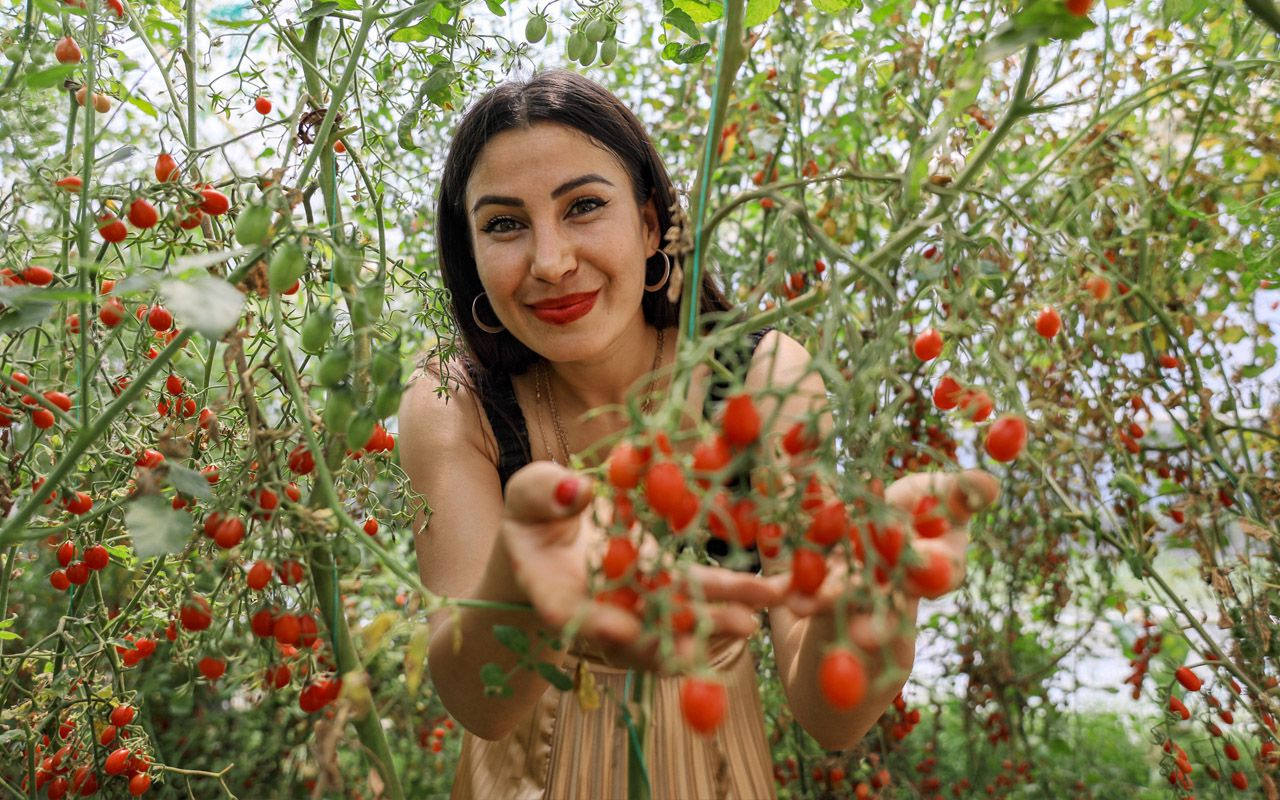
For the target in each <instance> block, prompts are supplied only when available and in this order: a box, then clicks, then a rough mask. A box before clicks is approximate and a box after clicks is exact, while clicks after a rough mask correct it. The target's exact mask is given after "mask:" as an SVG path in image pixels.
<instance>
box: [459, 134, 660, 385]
mask: <svg viewBox="0 0 1280 800" xmlns="http://www.w3.org/2000/svg"><path fill="white" fill-rule="evenodd" d="M465 202H466V213H467V215H468V218H469V227H470V231H471V241H472V252H473V254H474V255H475V262H476V268H477V270H478V271H479V275H480V282H481V283H482V284H483V285H484V290H485V292H486V294H487V296H488V300H489V303H490V304H491V305H492V306H493V311H494V313H495V314H497V317H498V319H499V320H500V321H501V322H502V324H503V325H505V326H506V328H507V330H509V331H510V332H511V333H512V334H513V335H514V336H515V337H516V338H517V339H519V340H520V341H521V342H523V343H524V344H525V345H527V346H528V347H529V348H530V349H532V350H533V351H534V352H536V353H539V354H540V355H542V356H544V357H546V358H549V359H551V360H553V361H574V360H585V359H591V358H592V357H593V356H594V357H599V356H601V355H605V354H607V353H608V351H609V349H610V345H614V346H617V345H618V344H619V342H620V340H621V338H622V336H621V335H622V334H623V333H624V332H627V331H629V330H632V326H636V327H635V330H640V329H642V327H643V325H642V321H643V312H642V311H641V307H640V303H641V300H642V299H643V297H644V282H645V274H644V273H645V260H646V259H647V258H648V257H649V256H651V255H653V254H654V252H656V251H657V248H658V243H659V237H658V219H657V213H656V211H655V209H654V204H653V201H652V200H650V201H649V202H648V203H646V204H645V205H644V206H640V205H637V203H636V200H635V191H634V188H633V187H632V184H631V179H630V177H629V176H628V175H627V172H626V170H625V169H624V168H623V166H622V164H621V163H620V162H619V161H618V159H617V157H616V156H614V155H613V153H611V152H610V151H608V150H606V149H604V148H602V147H600V146H598V145H596V144H594V143H593V142H592V141H591V140H590V139H589V138H587V136H586V135H585V134H582V133H580V132H578V131H577V130H575V129H573V128H570V127H568V126H565V125H559V124H555V123H539V124H536V125H533V126H532V127H529V128H514V129H511V130H507V131H504V132H502V133H500V134H498V135H497V136H495V137H494V138H493V139H491V140H490V141H489V142H488V144H486V145H485V147H484V149H483V150H482V151H481V152H480V157H479V158H478V159H477V160H476V164H475V168H474V169H473V170H472V173H471V179H470V180H469V181H468V183H467V192H466V198H465ZM478 309H479V313H480V316H481V319H482V320H486V321H490V322H492V320H491V319H488V316H487V313H485V311H484V303H483V302H481V303H480V304H479V306H478Z"/></svg>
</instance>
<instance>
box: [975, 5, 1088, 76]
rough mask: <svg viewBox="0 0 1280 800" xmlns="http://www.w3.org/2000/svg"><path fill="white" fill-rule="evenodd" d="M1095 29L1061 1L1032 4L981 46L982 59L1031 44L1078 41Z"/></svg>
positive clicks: (995, 56) (1000, 55)
mask: <svg viewBox="0 0 1280 800" xmlns="http://www.w3.org/2000/svg"><path fill="white" fill-rule="evenodd" d="M1095 27H1097V26H1096V25H1094V23H1093V20H1091V19H1089V17H1087V16H1084V17H1077V16H1076V15H1075V14H1072V13H1071V12H1070V11H1068V10H1067V7H1066V5H1065V4H1064V3H1063V2H1062V0H1031V2H1029V3H1027V5H1026V6H1024V7H1023V8H1022V10H1021V11H1019V12H1018V13H1016V14H1014V15H1013V16H1012V17H1011V18H1010V19H1009V22H1008V23H1007V24H1006V25H1005V26H1004V27H1003V28H1001V29H1000V30H999V31H998V32H997V33H996V34H995V36H993V37H991V39H990V40H989V41H988V42H987V43H986V44H985V45H983V48H982V49H983V52H984V58H985V60H987V61H988V62H990V61H996V60H998V59H1001V58H1004V57H1005V56H1007V55H1010V54H1012V53H1014V52H1017V51H1018V50H1021V49H1022V48H1023V47H1025V46H1027V45H1029V44H1032V43H1033V42H1041V43H1043V42H1046V41H1048V40H1049V39H1061V40H1063V41H1070V40H1072V39H1078V38H1080V36H1081V35H1083V34H1084V33H1085V32H1087V31H1091V30H1093V29H1094V28H1095Z"/></svg>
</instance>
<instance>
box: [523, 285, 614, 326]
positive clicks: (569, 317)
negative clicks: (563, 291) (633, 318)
mask: <svg viewBox="0 0 1280 800" xmlns="http://www.w3.org/2000/svg"><path fill="white" fill-rule="evenodd" d="M599 294H600V291H599V290H598V289H597V290H596V291H594V292H581V293H579V294H567V295H564V296H562V297H553V298H551V299H549V300H539V301H538V302H536V303H533V304H531V306H530V307H531V308H532V309H533V315H534V316H535V317H537V318H538V319H540V320H542V321H543V322H549V323H551V324H552V325H568V324H569V323H570V322H573V321H574V320H577V319H581V318H582V317H585V316H586V315H587V313H588V312H590V311H591V309H592V308H593V307H595V304H596V297H597V296H599Z"/></svg>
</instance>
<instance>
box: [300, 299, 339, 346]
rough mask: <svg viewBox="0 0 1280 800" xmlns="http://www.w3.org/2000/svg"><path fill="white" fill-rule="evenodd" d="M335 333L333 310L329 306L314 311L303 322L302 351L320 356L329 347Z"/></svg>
mask: <svg viewBox="0 0 1280 800" xmlns="http://www.w3.org/2000/svg"><path fill="white" fill-rule="evenodd" d="M332 333H333V309H332V308H330V307H329V306H324V307H323V308H315V309H312V310H311V311H310V312H309V313H308V314H307V318H306V319H305V320H303V321H302V349H303V350H304V351H306V352H308V353H312V354H314V355H320V354H321V353H323V352H324V350H325V348H326V347H328V346H329V336H330V334H332Z"/></svg>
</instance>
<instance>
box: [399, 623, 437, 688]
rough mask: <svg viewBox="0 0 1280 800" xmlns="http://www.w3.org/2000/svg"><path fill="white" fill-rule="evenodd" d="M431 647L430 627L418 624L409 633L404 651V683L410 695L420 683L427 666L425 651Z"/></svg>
mask: <svg viewBox="0 0 1280 800" xmlns="http://www.w3.org/2000/svg"><path fill="white" fill-rule="evenodd" d="M430 647H431V628H429V627H428V626H427V625H418V627H416V628H414V629H413V633H411V634H409V646H408V647H406V648H405V651H404V684H405V687H406V688H407V689H408V690H409V696H410V697H412V696H414V695H416V694H417V693H418V687H419V686H421V685H422V673H423V671H424V670H425V669H426V666H427V651H428V649H429V648H430Z"/></svg>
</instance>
